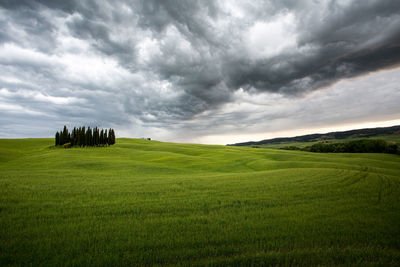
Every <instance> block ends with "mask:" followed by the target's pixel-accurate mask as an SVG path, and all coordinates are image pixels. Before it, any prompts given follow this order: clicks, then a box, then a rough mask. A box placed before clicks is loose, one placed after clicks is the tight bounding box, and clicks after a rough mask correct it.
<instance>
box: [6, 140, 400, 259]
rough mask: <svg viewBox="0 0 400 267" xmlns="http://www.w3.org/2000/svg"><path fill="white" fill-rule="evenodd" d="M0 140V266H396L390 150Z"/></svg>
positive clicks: (395, 193) (397, 194)
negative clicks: (88, 145) (94, 145)
mask: <svg viewBox="0 0 400 267" xmlns="http://www.w3.org/2000/svg"><path fill="white" fill-rule="evenodd" d="M52 143H53V140H51V139H26V140H0V265H7V264H33V265H39V264H45V265H60V264H67V265H69V264H75V265H76V264H78V265H89V264H90V265H110V264H112V263H114V265H115V264H117V265H132V264H139V265H143V264H175V263H181V264H184V265H187V264H188V263H191V264H200V265H202V264H209V263H212V264H216V265H218V264H221V265H226V264H252V263H253V264H261V263H264V264H265V263H268V264H282V265H317V264H324V265H339V264H346V265H347V264H356V265H362V264H366V263H369V264H384V265H398V264H400V225H399V221H400V157H399V156H396V155H384V154H318V153H307V152H299V151H280V150H264V149H252V148H246V147H225V146H204V145H189V144H170V143H160V142H155V141H144V140H135V139H118V140H117V144H116V145H115V146H113V147H107V148H73V149H62V148H51V147H49V146H51V145H52Z"/></svg>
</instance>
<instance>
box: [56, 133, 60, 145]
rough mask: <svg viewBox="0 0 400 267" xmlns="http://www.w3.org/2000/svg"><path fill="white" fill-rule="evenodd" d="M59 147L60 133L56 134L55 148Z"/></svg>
mask: <svg viewBox="0 0 400 267" xmlns="http://www.w3.org/2000/svg"><path fill="white" fill-rule="evenodd" d="M59 145H60V133H59V132H57V133H56V146H59Z"/></svg>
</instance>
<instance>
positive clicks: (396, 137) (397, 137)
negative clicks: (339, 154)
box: [256, 134, 400, 149]
mask: <svg viewBox="0 0 400 267" xmlns="http://www.w3.org/2000/svg"><path fill="white" fill-rule="evenodd" d="M362 139H380V140H385V141H387V142H393V143H397V144H400V134H389V135H378V136H373V137H362V138H353V137H351V138H345V139H328V140H327V141H328V142H329V143H343V142H349V141H353V140H362ZM320 142H321V141H315V142H295V141H293V142H282V143H278V144H263V145H256V146H258V147H260V148H274V149H279V148H282V147H287V146H297V147H300V148H303V147H306V146H311V145H313V144H317V143H320Z"/></svg>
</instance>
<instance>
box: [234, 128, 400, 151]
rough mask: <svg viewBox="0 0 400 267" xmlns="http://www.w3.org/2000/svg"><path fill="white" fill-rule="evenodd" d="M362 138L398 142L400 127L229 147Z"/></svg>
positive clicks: (247, 143)
mask: <svg viewBox="0 0 400 267" xmlns="http://www.w3.org/2000/svg"><path fill="white" fill-rule="evenodd" d="M362 138H381V139H384V140H390V141H392V140H394V141H397V142H399V141H400V125H397V126H392V127H379V128H366V129H357V130H350V131H343V132H330V133H325V134H307V135H301V136H295V137H278V138H273V139H265V140H261V141H250V142H243V143H236V144H229V146H262V147H271V148H279V147H280V146H281V145H291V144H294V145H299V146H304V145H308V144H309V143H315V142H321V141H325V142H326V141H328V142H343V141H344V140H354V139H362Z"/></svg>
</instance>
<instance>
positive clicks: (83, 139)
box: [81, 126, 86, 146]
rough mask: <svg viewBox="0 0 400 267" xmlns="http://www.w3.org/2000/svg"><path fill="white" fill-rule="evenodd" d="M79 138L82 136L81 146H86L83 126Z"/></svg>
mask: <svg viewBox="0 0 400 267" xmlns="http://www.w3.org/2000/svg"><path fill="white" fill-rule="evenodd" d="M81 138H82V146H86V131H85V126H83V127H82V132H81Z"/></svg>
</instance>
